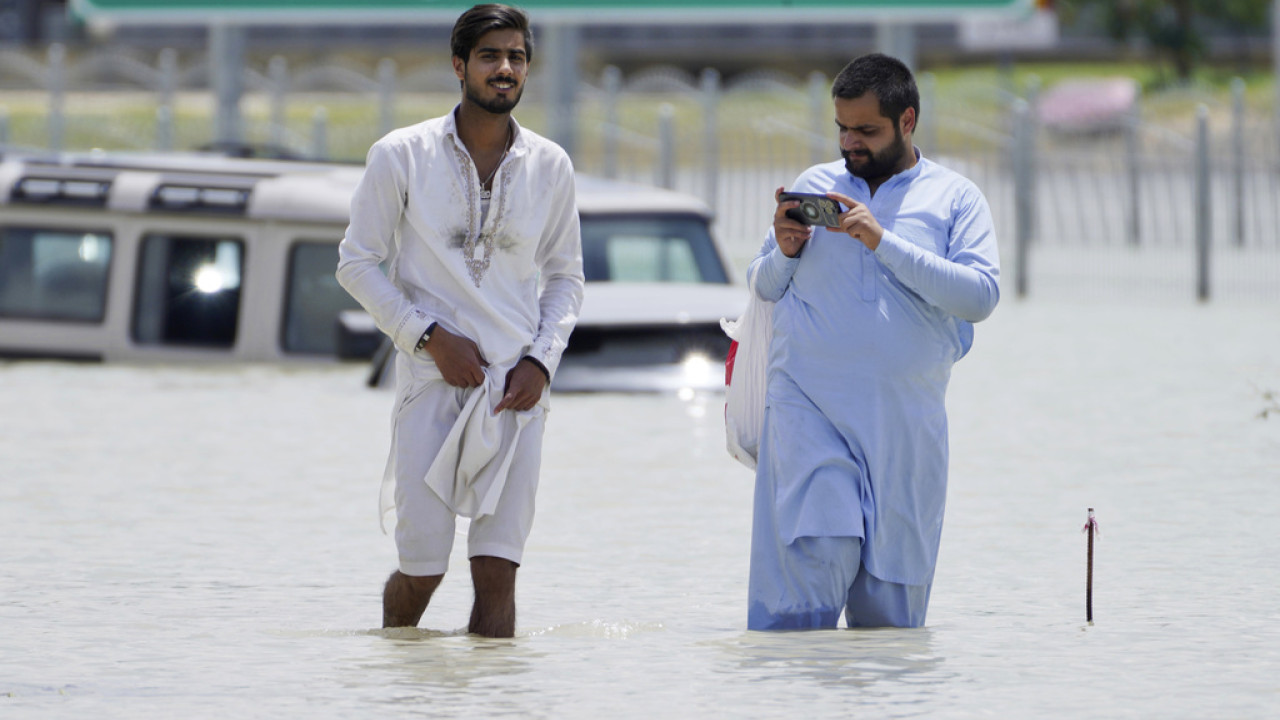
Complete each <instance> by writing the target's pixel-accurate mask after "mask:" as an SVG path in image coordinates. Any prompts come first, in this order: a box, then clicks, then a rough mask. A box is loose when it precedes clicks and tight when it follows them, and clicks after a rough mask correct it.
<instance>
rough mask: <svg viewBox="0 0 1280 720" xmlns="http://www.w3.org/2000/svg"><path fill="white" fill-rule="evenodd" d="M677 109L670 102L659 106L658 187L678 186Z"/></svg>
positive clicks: (671, 187) (669, 187)
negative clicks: (676, 168) (676, 167)
mask: <svg viewBox="0 0 1280 720" xmlns="http://www.w3.org/2000/svg"><path fill="white" fill-rule="evenodd" d="M675 125H676V109H675V108H674V107H672V106H671V104H670V103H662V106H661V107H659V108H658V177H657V184H658V187H663V188H666V189H668V190H671V189H673V188H674V187H675V186H676V172H675V164H676V129H675Z"/></svg>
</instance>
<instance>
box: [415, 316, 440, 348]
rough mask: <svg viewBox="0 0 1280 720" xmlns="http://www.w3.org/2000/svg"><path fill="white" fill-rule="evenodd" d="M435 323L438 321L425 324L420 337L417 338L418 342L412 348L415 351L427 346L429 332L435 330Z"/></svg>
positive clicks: (429, 337)
mask: <svg viewBox="0 0 1280 720" xmlns="http://www.w3.org/2000/svg"><path fill="white" fill-rule="evenodd" d="M436 325H439V323H431V324H430V325H428V326H427V329H426V330H424V331H423V332H422V337H420V338H418V344H417V345H415V346H414V348H413V349H414V351H415V352H416V351H418V350H423V349H425V348H426V347H427V341H428V340H430V339H431V333H433V332H435V329H436Z"/></svg>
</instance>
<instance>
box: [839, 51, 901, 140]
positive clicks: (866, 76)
mask: <svg viewBox="0 0 1280 720" xmlns="http://www.w3.org/2000/svg"><path fill="white" fill-rule="evenodd" d="M868 92H870V93H872V94H874V95H875V96H876V99H877V100H879V101H880V114H881V115H883V116H885V117H887V118H889V119H890V120H892V121H893V122H894V124H897V122H898V121H899V120H901V119H902V113H903V112H905V111H906V109H907V108H912V109H914V110H915V111H916V122H919V118H920V91H919V90H918V89H916V79H915V77H913V76H912V75H911V69H910V68H908V67H907V66H906V65H905V64H904V63H903V62H902V61H901V60H898V59H897V58H891V57H889V56H888V55H882V54H880V53H870V54H868V55H863V56H862V57H860V58H857V59H855V60H854V61H853V62H851V63H849V64H848V65H845V66H844V69H843V70H841V71H840V74H839V75H837V76H836V80H835V82H834V83H832V85H831V97H833V98H841V99H843V100H853V99H854V98H860V97H862V96H863V95H866V94H867V93H868Z"/></svg>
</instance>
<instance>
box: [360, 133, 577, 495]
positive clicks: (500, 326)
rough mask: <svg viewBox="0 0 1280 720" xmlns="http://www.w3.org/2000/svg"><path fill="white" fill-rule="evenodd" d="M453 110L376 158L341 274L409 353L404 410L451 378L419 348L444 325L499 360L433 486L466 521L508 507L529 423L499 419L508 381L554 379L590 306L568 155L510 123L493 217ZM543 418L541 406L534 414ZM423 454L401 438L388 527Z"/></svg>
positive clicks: (402, 377) (388, 141) (374, 151)
mask: <svg viewBox="0 0 1280 720" xmlns="http://www.w3.org/2000/svg"><path fill="white" fill-rule="evenodd" d="M455 113H456V110H455V112H453V113H449V114H448V115H445V116H443V117H440V118H435V119H432V120H428V121H426V122H423V123H420V124H418V125H414V126H412V127H408V128H403V129H400V130H397V131H395V132H392V133H390V134H389V135H387V136H386V137H384V138H383V139H381V140H379V141H378V142H377V143H375V144H374V146H373V147H372V148H371V149H370V150H369V156H368V162H367V167H366V170H365V174H364V177H363V179H362V180H361V181H360V184H359V186H358V187H357V188H356V192H355V195H354V196H353V197H352V201H351V224H350V226H349V227H348V228H347V234H346V237H345V238H344V239H343V241H342V243H341V244H340V245H339V248H338V250H339V262H338V272H337V277H338V281H339V282H340V283H341V284H342V286H343V287H344V288H346V289H347V291H348V292H349V293H351V295H352V296H353V297H354V298H355V299H356V300H358V301H359V302H360V304H361V305H362V306H364V308H365V309H366V310H367V311H368V312H369V314H370V315H372V316H373V319H374V321H375V322H376V323H377V325H378V327H379V329H381V330H382V331H383V332H384V333H386V334H387V335H388V336H389V337H390V338H391V339H392V341H393V342H394V343H395V345H396V347H397V348H399V349H400V350H401V351H402V356H401V358H400V361H399V362H397V364H396V365H397V373H396V376H397V385H398V386H399V395H400V398H401V402H402V403H404V402H406V401H407V400H409V399H410V398H412V397H413V396H414V395H416V394H417V393H416V388H417V387H421V386H422V384H423V383H426V382H431V381H435V380H439V379H440V373H439V370H438V369H437V368H436V366H435V363H434V361H433V360H432V359H431V357H430V356H429V355H428V354H427V353H425V352H415V351H414V349H415V346H416V345H417V342H418V340H419V338H421V336H422V334H423V332H424V331H426V329H427V327H429V326H430V325H431V323H433V322H436V323H439V326H440V327H443V328H445V329H447V330H449V331H450V332H453V333H456V334H459V335H462V336H465V337H468V338H470V339H472V340H473V341H475V343H476V345H477V346H478V347H479V349H480V354H481V356H482V357H483V358H484V359H485V360H486V361H487V362H488V363H489V367H488V368H486V370H485V373H486V383H485V384H484V385H482V386H481V387H480V388H477V389H474V390H472V391H471V393H472V397H471V398H470V400H471V401H470V402H467V403H466V405H465V407H464V410H463V415H462V416H461V417H459V418H458V420H457V424H456V425H455V427H454V432H451V433H450V436H449V437H450V440H449V441H448V444H449V445H450V446H449V447H445V448H443V449H442V450H441V453H440V455H438V456H437V457H436V459H435V462H434V463H433V465H432V467H431V469H430V470H429V471H428V473H427V476H426V477H425V478H423V480H424V481H425V482H426V483H427V484H428V485H429V486H431V487H432V488H433V489H434V490H436V492H437V493H438V494H439V495H440V497H441V498H442V499H443V500H444V501H445V502H446V503H447V504H448V505H449V506H450V507H451V508H452V509H453V510H454V511H455V512H457V513H459V514H463V515H466V516H468V517H477V516H479V515H483V514H487V513H488V512H491V511H492V508H493V507H494V506H495V505H496V503H497V497H498V496H499V495H500V494H501V492H502V487H503V484H504V483H505V476H506V472H507V467H506V462H507V461H506V459H505V458H506V456H508V455H509V454H510V449H511V448H512V447H514V444H515V442H516V439H517V437H518V435H519V433H520V430H521V428H523V426H524V423H525V421H527V419H528V418H527V417H508V416H512V415H513V414H514V411H504V412H503V413H501V416H495V415H493V413H492V408H493V406H494V405H496V404H497V402H498V401H499V400H500V399H501V395H502V381H503V378H504V377H505V375H506V372H507V370H508V369H510V368H511V367H512V366H514V365H515V364H516V363H517V362H519V361H520V359H521V358H523V357H525V356H531V357H533V358H534V359H536V360H537V361H538V362H540V363H542V365H543V367H545V368H546V369H547V371H548V372H549V373H550V374H554V373H555V371H556V368H557V367H558V366H559V364H560V356H561V354H562V353H563V352H564V348H565V345H566V343H567V341H568V338H569V333H570V332H571V331H572V330H573V326H574V324H575V323H576V322H577V318H578V312H579V310H580V308H581V306H582V289H583V281H584V278H583V274H582V240H581V233H580V228H579V221H578V211H577V204H576V202H575V195H574V174H573V166H572V163H571V162H570V160H569V156H568V155H567V154H566V153H565V152H564V150H562V149H561V148H560V147H559V146H558V145H556V144H555V143H552V142H551V141H549V140H547V139H545V138H543V137H541V136H539V135H537V134H536V133H533V132H532V131H529V130H524V129H521V128H520V126H519V125H518V124H516V122H515V120H514V119H512V120H511V124H512V132H513V140H512V144H511V147H510V150H509V151H508V153H507V155H506V157H505V158H503V160H502V162H501V163H500V165H499V167H498V169H497V171H496V174H495V175H494V178H493V184H492V192H493V195H492V198H491V199H490V201H489V202H488V203H487V204H488V207H487V208H485V207H483V206H482V202H481V199H480V191H481V184H480V177H479V176H478V174H477V173H476V169H475V165H474V163H472V161H471V156H470V155H469V154H468V152H467V150H466V148H465V146H464V145H463V144H462V141H461V139H459V137H458V134H457V126H456V124H455ZM384 262H385V263H386V272H385V274H384V272H383V270H382V268H381V267H380V265H381V264H382V263H384ZM495 384H496V387H495ZM544 398H545V396H544ZM544 401H545V400H544ZM407 407H408V406H407ZM542 411H543V407H542V403H539V406H536V407H535V408H533V410H532V411H530V412H533V413H541V412H542ZM519 415H524V413H520V414H519ZM406 427H412V425H409V426H406ZM416 451H417V450H416V448H415V447H414V446H413V444H412V443H406V444H405V446H401V445H400V444H399V443H397V442H396V441H395V440H394V439H393V444H392V450H391V457H390V458H389V462H388V468H387V469H388V472H387V476H386V478H385V479H386V481H387V483H384V487H383V502H382V510H383V515H384V519H385V514H386V512H387V511H388V510H389V509H390V508H389V500H390V498H391V493H389V492H388V491H389V489H390V488H389V484H390V483H391V482H393V476H394V474H395V468H396V466H397V464H398V463H397V456H398V454H399V453H401V452H416ZM404 464H405V465H408V463H404Z"/></svg>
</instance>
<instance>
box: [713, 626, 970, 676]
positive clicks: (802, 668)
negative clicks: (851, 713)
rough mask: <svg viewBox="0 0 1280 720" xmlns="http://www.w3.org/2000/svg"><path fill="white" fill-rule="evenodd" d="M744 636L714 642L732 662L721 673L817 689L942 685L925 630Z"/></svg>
mask: <svg viewBox="0 0 1280 720" xmlns="http://www.w3.org/2000/svg"><path fill="white" fill-rule="evenodd" d="M796 635H797V633H795V632H777V633H764V632H748V633H746V634H744V635H742V636H740V637H737V638H733V639H729V640H719V641H713V642H711V643H709V644H711V645H713V646H718V647H719V648H720V649H721V650H722V651H723V652H724V653H725V655H727V656H728V658H729V659H730V660H731V661H732V664H731V665H729V666H727V669H726V670H724V672H733V673H740V674H742V675H746V676H749V677H753V678H758V679H759V681H761V682H780V683H783V684H787V685H790V684H792V683H794V682H795V681H796V680H797V679H804V680H808V681H811V682H813V683H815V684H817V685H819V686H836V687H842V688H860V689H871V688H873V687H874V686H876V685H880V684H890V685H892V684H900V683H902V684H913V685H923V684H941V683H943V682H945V681H946V680H947V679H948V676H946V675H943V674H940V673H939V671H940V670H941V669H942V664H943V658H941V657H938V656H937V655H936V653H935V652H934V649H933V647H932V642H931V641H932V632H931V631H930V630H929V629H928V628H916V629H905V630H903V629H893V628H886V629H876V630H822V631H818V632H805V633H801V635H803V637H796Z"/></svg>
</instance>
